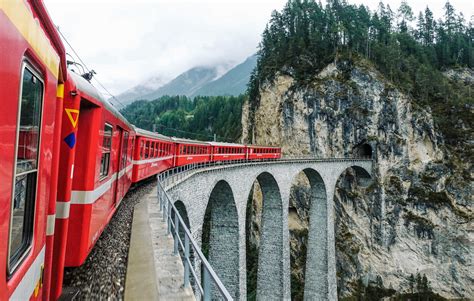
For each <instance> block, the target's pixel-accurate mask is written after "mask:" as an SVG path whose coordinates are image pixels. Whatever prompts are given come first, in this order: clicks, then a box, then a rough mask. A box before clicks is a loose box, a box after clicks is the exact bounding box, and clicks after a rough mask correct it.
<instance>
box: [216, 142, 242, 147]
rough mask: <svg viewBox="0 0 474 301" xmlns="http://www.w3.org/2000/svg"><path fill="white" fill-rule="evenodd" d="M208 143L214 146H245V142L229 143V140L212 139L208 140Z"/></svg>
mask: <svg viewBox="0 0 474 301" xmlns="http://www.w3.org/2000/svg"><path fill="white" fill-rule="evenodd" d="M208 143H209V144H210V145H212V146H229V147H245V145H243V144H237V143H228V142H216V141H211V142H208Z"/></svg>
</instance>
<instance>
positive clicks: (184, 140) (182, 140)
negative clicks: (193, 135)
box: [171, 137, 209, 145]
mask: <svg viewBox="0 0 474 301" xmlns="http://www.w3.org/2000/svg"><path fill="white" fill-rule="evenodd" d="M171 139H173V141H174V142H179V143H189V144H199V145H209V142H207V141H198V140H191V139H185V138H176V137H171Z"/></svg>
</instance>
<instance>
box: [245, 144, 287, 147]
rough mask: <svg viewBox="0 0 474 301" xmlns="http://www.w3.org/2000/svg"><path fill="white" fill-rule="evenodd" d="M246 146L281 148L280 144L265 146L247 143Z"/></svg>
mask: <svg viewBox="0 0 474 301" xmlns="http://www.w3.org/2000/svg"><path fill="white" fill-rule="evenodd" d="M247 147H259V148H281V147H280V146H268V145H267V146H265V145H253V144H247Z"/></svg>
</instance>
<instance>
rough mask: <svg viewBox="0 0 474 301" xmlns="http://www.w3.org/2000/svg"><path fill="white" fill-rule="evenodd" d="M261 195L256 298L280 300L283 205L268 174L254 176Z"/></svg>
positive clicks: (277, 190)
mask: <svg viewBox="0 0 474 301" xmlns="http://www.w3.org/2000/svg"><path fill="white" fill-rule="evenodd" d="M257 180H258V182H259V184H260V188H261V189H262V194H263V205H262V207H263V208H262V227H261V234H260V247H259V250H258V270H257V300H270V299H276V300H282V299H283V298H284V296H285V292H284V289H285V287H284V283H283V274H284V268H283V263H284V259H283V257H284V248H285V246H286V245H288V241H286V243H285V242H284V240H283V232H284V231H283V224H284V223H283V211H284V210H283V204H282V198H281V194H280V189H279V187H278V184H277V182H276V180H275V178H274V177H273V176H272V175H270V174H269V173H263V174H261V175H259V176H258V177H257Z"/></svg>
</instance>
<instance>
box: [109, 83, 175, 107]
mask: <svg viewBox="0 0 474 301" xmlns="http://www.w3.org/2000/svg"><path fill="white" fill-rule="evenodd" d="M168 82H169V79H167V78H163V77H160V76H154V77H152V78H149V79H147V80H146V81H144V82H142V83H141V84H139V85H137V86H135V87H133V88H130V89H128V90H126V91H125V92H123V93H121V94H120V95H118V96H117V97H116V98H117V99H118V100H119V101H120V102H121V103H122V104H124V105H127V104H130V103H132V102H134V101H135V100H137V99H143V97H144V96H145V95H147V94H149V93H152V92H153V91H156V90H157V89H159V88H161V87H162V86H163V85H165V84H166V83H168Z"/></svg>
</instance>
